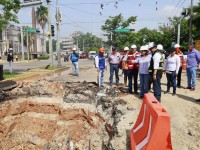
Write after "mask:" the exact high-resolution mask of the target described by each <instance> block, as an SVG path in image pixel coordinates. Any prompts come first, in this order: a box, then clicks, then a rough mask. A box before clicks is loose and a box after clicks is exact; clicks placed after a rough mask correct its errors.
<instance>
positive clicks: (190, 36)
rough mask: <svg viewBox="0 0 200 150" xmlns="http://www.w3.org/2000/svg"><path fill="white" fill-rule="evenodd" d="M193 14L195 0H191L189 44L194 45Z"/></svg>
mask: <svg viewBox="0 0 200 150" xmlns="http://www.w3.org/2000/svg"><path fill="white" fill-rule="evenodd" d="M192 15H193V0H191V8H190V33H189V44H190V45H192V44H193V43H192Z"/></svg>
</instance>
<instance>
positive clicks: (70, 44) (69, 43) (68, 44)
mask: <svg viewBox="0 0 200 150" xmlns="http://www.w3.org/2000/svg"><path fill="white" fill-rule="evenodd" d="M61 43H62V46H63V50H65V51H67V50H70V49H73V48H74V47H75V45H74V39H73V38H72V37H63V38H61Z"/></svg>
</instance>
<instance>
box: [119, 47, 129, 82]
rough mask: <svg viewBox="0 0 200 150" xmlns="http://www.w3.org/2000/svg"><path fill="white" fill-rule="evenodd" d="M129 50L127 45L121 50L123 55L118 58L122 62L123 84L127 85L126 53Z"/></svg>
mask: <svg viewBox="0 0 200 150" xmlns="http://www.w3.org/2000/svg"><path fill="white" fill-rule="evenodd" d="M128 51H129V48H128V47H125V48H124V50H123V55H122V56H121V58H120V61H121V62H122V70H123V74H124V86H127V78H128V65H127V53H128Z"/></svg>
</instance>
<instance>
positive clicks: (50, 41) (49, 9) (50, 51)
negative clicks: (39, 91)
mask: <svg viewBox="0 0 200 150" xmlns="http://www.w3.org/2000/svg"><path fill="white" fill-rule="evenodd" d="M50 2H51V1H50V0H47V5H48V30H49V54H50V60H51V66H53V51H52V35H51V5H50Z"/></svg>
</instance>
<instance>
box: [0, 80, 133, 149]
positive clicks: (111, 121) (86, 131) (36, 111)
mask: <svg viewBox="0 0 200 150" xmlns="http://www.w3.org/2000/svg"><path fill="white" fill-rule="evenodd" d="M120 94H122V93H121V92H120V90H118V89H117V88H113V87H109V86H108V87H103V88H99V87H97V85H96V83H88V82H76V83H69V82H68V83H61V82H60V83H59V82H49V81H46V80H41V81H36V82H23V83H22V82H21V83H18V84H17V86H16V87H15V88H12V89H9V90H8V89H7V90H1V92H0V100H1V101H2V102H1V104H0V149H45V150H47V149H70V150H71V149H77V150H88V149H91V150H102V149H104V150H114V149H118V150H120V149H121V150H122V149H126V148H127V142H128V141H127V135H126V132H127V131H125V130H123V128H122V127H121V125H120V124H122V122H123V119H124V118H126V116H127V114H130V113H132V112H131V111H133V110H134V108H132V107H130V106H129V105H128V103H127V102H126V101H124V100H123V99H120V98H119V97H118V96H119V95H120Z"/></svg>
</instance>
